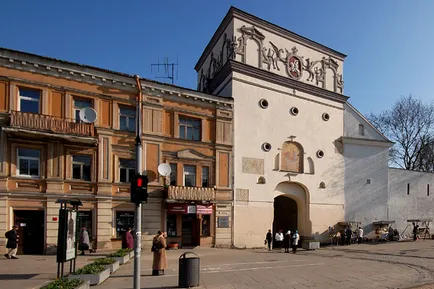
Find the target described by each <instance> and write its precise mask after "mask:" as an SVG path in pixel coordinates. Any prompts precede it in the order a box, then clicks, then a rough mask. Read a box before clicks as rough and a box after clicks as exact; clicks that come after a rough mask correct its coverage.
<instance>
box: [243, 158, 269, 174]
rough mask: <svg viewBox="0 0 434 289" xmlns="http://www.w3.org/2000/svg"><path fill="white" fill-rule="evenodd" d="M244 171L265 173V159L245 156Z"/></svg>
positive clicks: (247, 172)
mask: <svg viewBox="0 0 434 289" xmlns="http://www.w3.org/2000/svg"><path fill="white" fill-rule="evenodd" d="M242 162H243V173H246V174H255V175H263V174H264V160H263V159H253V158H243V159H242Z"/></svg>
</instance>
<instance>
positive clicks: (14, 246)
mask: <svg viewBox="0 0 434 289" xmlns="http://www.w3.org/2000/svg"><path fill="white" fill-rule="evenodd" d="M17 231H18V226H17V225H14V226H13V227H12V230H10V231H7V232H6V233H5V237H6V239H7V240H8V241H7V243H6V248H7V249H8V250H9V251H8V252H7V253H6V254H5V257H6V258H8V259H18V258H17V256H16V255H17V251H18V233H17Z"/></svg>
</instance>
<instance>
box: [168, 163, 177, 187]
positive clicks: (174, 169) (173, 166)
mask: <svg viewBox="0 0 434 289" xmlns="http://www.w3.org/2000/svg"><path fill="white" fill-rule="evenodd" d="M170 168H171V169H172V172H171V173H170V185H171V186H176V183H177V182H176V179H177V177H178V173H177V164H170Z"/></svg>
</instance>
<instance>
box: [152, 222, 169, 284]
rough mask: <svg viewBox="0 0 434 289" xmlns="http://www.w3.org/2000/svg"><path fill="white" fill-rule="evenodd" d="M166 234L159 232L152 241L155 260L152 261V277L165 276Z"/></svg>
mask: <svg viewBox="0 0 434 289" xmlns="http://www.w3.org/2000/svg"><path fill="white" fill-rule="evenodd" d="M166 236H167V235H166V233H164V232H162V231H158V234H157V235H156V236H155V237H154V239H153V240H152V249H151V251H152V252H153V253H154V258H153V261H152V275H153V276H159V275H164V270H165V269H167V257H166V246H167V243H166Z"/></svg>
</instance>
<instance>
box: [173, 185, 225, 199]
mask: <svg viewBox="0 0 434 289" xmlns="http://www.w3.org/2000/svg"><path fill="white" fill-rule="evenodd" d="M167 198H168V199H172V200H186V201H215V199H216V196H215V190H214V188H199V187H178V186H169V189H168V191H167Z"/></svg>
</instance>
